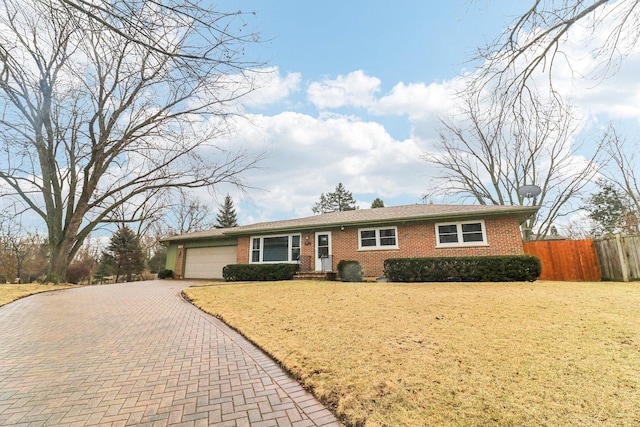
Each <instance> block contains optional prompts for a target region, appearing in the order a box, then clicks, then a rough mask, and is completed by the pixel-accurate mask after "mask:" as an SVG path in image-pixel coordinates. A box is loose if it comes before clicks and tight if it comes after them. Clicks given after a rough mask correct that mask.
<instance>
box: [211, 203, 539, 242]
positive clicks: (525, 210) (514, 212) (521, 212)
mask: <svg viewBox="0 0 640 427" xmlns="http://www.w3.org/2000/svg"><path fill="white" fill-rule="evenodd" d="M538 209H540V206H526V207H524V206H518V207H516V208H515V209H510V210H500V211H488V212H478V211H476V212H456V213H451V212H449V213H443V214H434V215H417V216H410V217H400V218H397V217H396V218H385V219H377V220H371V219H363V220H359V221H335V222H330V223H326V224H301V225H295V226H283V227H274V228H264V229H249V230H229V231H227V232H225V234H224V236H246V235H252V234H264V233H278V232H283V231H304V230H310V229H322V228H325V229H326V228H334V227H351V226H360V225H363V224H372V225H374V224H376V225H378V224H392V223H398V222H416V221H438V220H452V219H453V220H456V219H480V218H486V217H505V216H516V217H517V218H518V220H519V222H520V223H523V222H524V221H525V220H526V219H527V218H529V217H530V216H531V215H533V214H535V213H536V212H537V211H538ZM221 237H222V236H221Z"/></svg>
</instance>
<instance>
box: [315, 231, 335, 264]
mask: <svg viewBox="0 0 640 427" xmlns="http://www.w3.org/2000/svg"><path fill="white" fill-rule="evenodd" d="M332 264H333V258H332V256H331V232H330V231H322V232H316V271H331V270H332Z"/></svg>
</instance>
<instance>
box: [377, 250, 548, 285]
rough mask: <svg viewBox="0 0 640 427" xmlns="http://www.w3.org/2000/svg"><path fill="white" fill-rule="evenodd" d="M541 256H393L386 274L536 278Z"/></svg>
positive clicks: (417, 278) (425, 278) (406, 278)
mask: <svg viewBox="0 0 640 427" xmlns="http://www.w3.org/2000/svg"><path fill="white" fill-rule="evenodd" d="M541 272H542V265H541V264H540V260H539V259H538V258H537V257H535V256H531V255H505V256H484V257H441V258H390V259H387V260H385V262H384V274H385V276H386V277H387V279H388V280H390V281H392V282H516V281H529V282H533V281H534V280H536V279H537V278H538V276H540V273H541Z"/></svg>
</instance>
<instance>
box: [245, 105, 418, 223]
mask: <svg viewBox="0 0 640 427" xmlns="http://www.w3.org/2000/svg"><path fill="white" fill-rule="evenodd" d="M251 122H252V123H253V124H252V125H250V126H249V125H247V126H245V127H244V128H243V129H241V130H240V132H239V134H238V135H236V138H237V139H238V140H247V139H249V140H250V139H256V138H261V140H262V141H264V143H265V144H267V146H268V152H269V157H268V159H267V160H266V161H265V162H263V164H262V167H263V168H262V169H260V170H255V171H251V172H249V173H248V174H247V175H246V176H245V178H246V179H247V181H248V182H251V183H252V185H255V186H258V187H260V188H261V189H262V190H258V191H252V192H251V195H250V199H251V203H252V204H253V205H254V206H255V209H253V211H254V213H253V215H252V216H250V217H245V218H242V220H243V222H244V223H247V222H252V221H258V220H269V219H274V218H293V217H299V216H308V215H312V211H311V207H312V206H313V205H314V203H315V202H317V200H318V198H319V196H320V193H326V192H329V191H333V190H334V188H335V186H336V185H337V184H338V182H342V183H343V184H344V185H345V186H346V187H347V189H348V190H349V191H352V192H353V193H354V196H355V197H356V199H358V202H359V203H360V204H361V205H363V206H368V205H370V204H371V201H372V200H373V199H374V198H375V197H382V198H383V199H384V198H385V197H396V196H400V195H408V196H409V197H410V198H411V200H413V201H418V200H419V199H420V197H421V195H422V193H423V192H424V184H425V183H424V182H423V180H422V179H421V177H422V176H423V174H424V170H425V168H426V164H425V162H424V161H422V160H421V159H420V154H421V153H422V152H423V151H424V147H421V146H419V145H418V144H416V143H415V142H414V141H412V140H404V141H400V140H396V139H394V138H393V137H391V136H390V135H389V133H388V132H387V131H386V130H385V128H384V126H382V125H381V124H379V123H376V122H373V121H365V120H362V119H359V118H356V117H347V116H341V115H335V114H327V115H320V116H318V117H312V116H310V115H307V114H302V113H295V112H283V113H281V114H277V115H275V116H266V115H256V116H254V117H253V118H252V120H251ZM256 212H257V214H256Z"/></svg>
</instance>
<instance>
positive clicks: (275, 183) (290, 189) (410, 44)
mask: <svg viewBox="0 0 640 427" xmlns="http://www.w3.org/2000/svg"><path fill="white" fill-rule="evenodd" d="M227 4H228V5H229V6H230V7H232V8H233V7H236V5H239V7H240V9H242V10H243V11H255V13H256V15H255V19H253V20H248V21H247V22H248V23H249V25H250V26H251V25H253V28H257V29H258V30H259V31H260V33H261V35H262V38H263V40H264V42H263V43H261V44H259V45H257V46H255V47H254V49H253V50H252V51H250V54H254V55H256V56H259V57H260V58H262V59H264V60H267V62H268V63H267V66H268V67H271V69H272V71H273V73H274V74H275V76H276V77H275V78H274V79H273V80H271V81H269V82H268V83H267V84H266V86H267V87H268V88H269V91H268V93H269V94H268V95H267V96H265V97H264V98H266V99H260V100H259V101H257V102H251V101H250V102H249V103H248V106H247V110H246V111H247V113H248V114H249V116H250V117H251V121H252V123H253V125H252V126H251V127H248V126H245V125H244V124H240V130H239V133H238V135H237V139H236V143H248V144H250V146H251V147H253V148H254V149H257V148H258V147H264V148H265V149H266V152H267V155H268V158H267V160H266V161H265V162H263V164H262V166H263V167H264V169H262V170H259V171H255V172H252V173H249V174H247V175H246V182H247V184H249V185H251V186H254V187H258V189H256V190H250V191H249V193H248V194H244V195H243V194H241V193H239V192H234V190H233V189H224V188H223V189H221V190H222V191H223V192H224V191H230V192H231V193H232V196H233V197H234V200H235V202H236V206H237V208H238V211H239V219H240V222H241V223H242V224H246V223H252V222H256V221H268V220H276V219H283V218H293V217H299V216H305V215H311V214H312V212H311V207H312V206H313V204H314V203H315V201H317V199H318V197H319V195H320V193H322V192H328V191H332V190H333V189H334V187H335V185H336V184H338V182H342V183H343V184H344V185H345V186H346V187H347V189H349V190H351V191H352V192H353V193H354V196H355V198H356V199H357V200H358V203H359V205H360V207H361V208H366V207H368V206H369V205H370V203H371V201H372V200H373V199H374V198H376V197H381V198H382V199H383V200H384V201H385V203H386V205H388V206H391V205H401V204H411V203H419V202H421V200H422V196H423V195H424V194H426V193H429V192H430V190H431V189H430V184H431V183H432V182H433V181H432V179H431V178H430V176H432V175H433V171H430V170H429V169H428V165H427V164H426V162H424V161H423V160H421V159H420V158H419V157H420V155H421V154H423V153H424V152H425V151H426V150H428V149H429V139H430V138H435V137H436V136H437V133H436V132H437V126H438V119H439V118H440V117H441V116H442V114H443V113H446V108H444V109H443V107H444V106H446V104H448V103H449V102H450V101H451V98H452V94H453V92H454V91H455V89H456V84H457V82H458V80H459V76H460V75H461V74H463V73H464V72H469V71H473V69H474V67H475V66H477V65H478V63H477V62H473V61H472V59H473V57H474V54H475V52H476V50H477V48H478V47H480V46H483V45H485V44H486V43H489V42H491V41H492V40H493V39H494V38H495V37H497V36H498V35H499V34H500V33H501V32H502V31H503V29H504V28H505V26H507V25H508V23H509V22H511V21H512V20H513V18H514V17H515V16H516V15H517V14H518V13H519V12H521V11H522V10H523V9H524V8H526V6H527V5H526V4H524V3H523V2H513V1H476V2H469V1H465V0H459V1H448V2H435V1H427V2H417V1H407V0H400V1H394V2H390V1H382V0H375V1H364V0H361V1H347V2H345V1H340V2H339V1H322V2H302V1H293V0H263V1H260V0H242V1H240V2H239V3H235V2H232V1H228V2H225V3H223V4H222V6H226V5H227Z"/></svg>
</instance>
